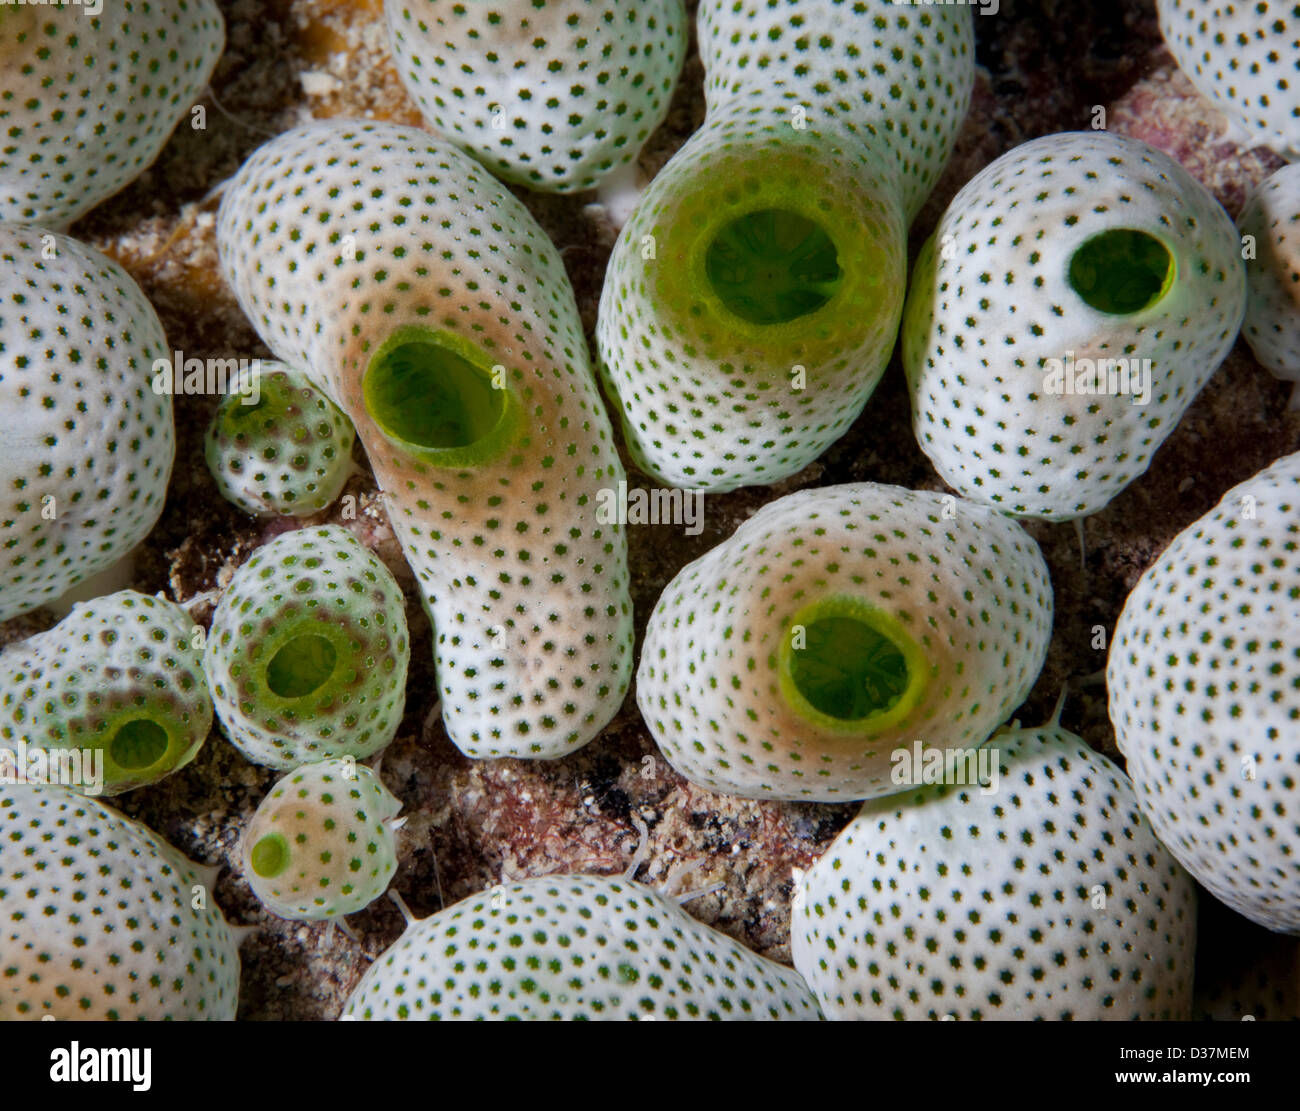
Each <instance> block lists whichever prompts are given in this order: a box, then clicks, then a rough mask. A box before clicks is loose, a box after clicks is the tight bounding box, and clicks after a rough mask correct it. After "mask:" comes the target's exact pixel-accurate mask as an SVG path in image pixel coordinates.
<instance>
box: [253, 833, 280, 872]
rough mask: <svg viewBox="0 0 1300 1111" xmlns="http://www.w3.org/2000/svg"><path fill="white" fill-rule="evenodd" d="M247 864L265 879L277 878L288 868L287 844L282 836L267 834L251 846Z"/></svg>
mask: <svg viewBox="0 0 1300 1111" xmlns="http://www.w3.org/2000/svg"><path fill="white" fill-rule="evenodd" d="M249 863H250V864H252V866H253V871H254V872H255V873H256V874H257V875H259V876H262V877H264V878H266V879H270V878H271V877H273V876H278V875H279V874H280V873H281V872H283V871H284V870H285V869H286V868H287V867H289V842H288V841H286V840H285V839H284V835H283V834H279V833H268V834H267V835H266V836H265V837H263V838H261V839H260V840H259V841H258V842H257V844H256V845H254V846H253V851H252V853H251V854H250V856H249Z"/></svg>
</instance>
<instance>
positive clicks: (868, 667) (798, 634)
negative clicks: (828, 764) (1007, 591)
mask: <svg viewBox="0 0 1300 1111" xmlns="http://www.w3.org/2000/svg"><path fill="white" fill-rule="evenodd" d="M778 666H779V669H780V683H781V692H782V694H783V695H784V697H785V699H786V702H787V703H788V704H789V705H790V706H791V708H792V709H794V710H795V711H796V712H797V713H799V714H800V715H801V716H803V717H805V718H807V719H808V720H810V721H812V722H814V723H816V724H818V725H822V726H824V727H826V728H830V729H833V730H835V731H837V732H852V733H861V732H868V731H871V732H878V731H880V730H883V729H886V728H889V727H890V726H892V725H895V724H897V723H898V722H900V721H902V720H903V719H904V718H905V717H906V716H907V715H908V714H909V713H911V711H912V710H913V708H914V707H915V706H916V704H917V702H918V701H919V700H920V697H921V694H922V692H923V691H924V689H925V686H926V683H927V682H928V679H929V673H930V667H929V664H928V662H927V660H926V658H925V654H924V652H923V651H922V650H921V648H920V646H919V645H918V644H917V643H916V641H914V640H913V639H912V637H911V635H910V634H909V633H908V631H907V630H906V628H904V626H903V624H902V623H901V622H900V621H899V620H898V619H897V618H895V617H892V616H891V615H889V614H888V613H885V612H884V611H883V610H880V609H877V608H876V607H874V606H871V605H868V604H867V603H865V602H862V601H860V600H858V599H856V598H852V597H848V596H835V597H830V598H824V599H822V600H820V601H818V602H814V603H812V604H811V605H809V606H805V607H804V608H803V609H802V610H800V611H799V612H798V613H796V614H795V615H794V617H793V618H792V619H791V622H790V625H789V628H788V629H787V630H786V633H785V636H784V638H783V640H782V644H781V653H780V660H779V665H778Z"/></svg>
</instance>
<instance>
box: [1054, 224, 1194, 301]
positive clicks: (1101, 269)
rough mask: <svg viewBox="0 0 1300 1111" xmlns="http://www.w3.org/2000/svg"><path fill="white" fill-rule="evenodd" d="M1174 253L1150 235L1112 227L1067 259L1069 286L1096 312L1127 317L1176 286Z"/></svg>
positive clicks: (1134, 230) (1095, 236)
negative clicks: (1068, 263)
mask: <svg viewBox="0 0 1300 1111" xmlns="http://www.w3.org/2000/svg"><path fill="white" fill-rule="evenodd" d="M1176 273H1177V266H1176V265H1175V263H1174V256H1173V253H1172V252H1171V251H1170V250H1169V248H1168V247H1166V246H1165V245H1164V243H1162V242H1161V241H1160V240H1159V239H1157V238H1156V237H1155V236H1154V235H1150V234H1148V233H1147V232H1144V231H1138V230H1137V229H1136V228H1112V229H1111V230H1109V231H1104V232H1102V233H1101V234H1100V235H1094V236H1093V237H1092V238H1091V239H1089V240H1088V241H1087V242H1085V243H1084V244H1083V245H1082V246H1081V247H1079V248H1078V250H1076V251H1075V252H1074V254H1073V255H1072V256H1071V257H1070V269H1069V282H1070V288H1071V289H1073V290H1074V291H1075V293H1077V294H1078V295H1079V296H1080V297H1082V298H1083V300H1084V301H1085V302H1086V303H1087V304H1089V305H1091V306H1092V307H1093V308H1094V309H1096V310H1097V311H1098V312H1104V313H1109V314H1111V315H1113V316H1127V315H1130V314H1132V313H1135V312H1141V311H1142V310H1143V309H1147V308H1150V307H1151V306H1152V305H1154V304H1156V303H1157V302H1159V301H1160V300H1161V299H1162V298H1163V297H1164V296H1165V294H1166V293H1168V292H1169V290H1170V288H1171V287H1172V286H1173V284H1174V277H1175V276H1176Z"/></svg>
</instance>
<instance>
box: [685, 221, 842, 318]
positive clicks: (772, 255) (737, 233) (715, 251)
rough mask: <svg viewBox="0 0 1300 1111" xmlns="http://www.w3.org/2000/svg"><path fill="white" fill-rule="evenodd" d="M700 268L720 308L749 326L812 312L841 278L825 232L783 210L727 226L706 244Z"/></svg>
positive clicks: (832, 293) (823, 302)
mask: <svg viewBox="0 0 1300 1111" xmlns="http://www.w3.org/2000/svg"><path fill="white" fill-rule="evenodd" d="M704 269H705V273H706V274H707V276H708V279H709V282H710V284H711V285H712V287H713V292H714V293H715V294H717V296H718V298H719V299H720V300H721V301H722V303H723V304H724V305H725V306H726V307H727V308H728V309H729V310H730V311H731V312H733V313H735V314H736V315H737V316H739V317H741V318H742V319H743V320H748V321H749V322H750V323H752V324H784V323H786V322H787V321H790V320H794V319H796V318H798V317H800V316H806V315H807V314H808V313H811V312H816V311H817V310H818V309H819V308H821V307H822V306H823V305H824V304H826V302H827V301H829V300H830V299H831V298H832V297H833V296H834V295H835V292H836V290H837V289H839V286H840V281H841V279H842V277H843V272H842V271H841V270H840V266H839V254H838V252H837V251H836V250H835V243H834V241H833V240H832V239H831V237H830V236H829V235H827V234H826V232H825V230H824V229H823V228H821V227H820V226H819V225H818V224H816V223H814V222H813V221H812V220H809V219H808V218H807V217H806V216H802V215H800V214H799V213H797V212H790V211H787V210H785V209H781V208H763V209H759V210H758V211H757V212H750V213H747V214H746V215H744V216H740V217H738V218H737V219H735V220H732V221H730V222H729V223H728V224H726V226H724V227H723V228H722V230H721V231H719V232H718V234H717V236H715V237H714V240H713V242H712V243H710V244H709V248H708V251H707V253H706V254H705V258H704Z"/></svg>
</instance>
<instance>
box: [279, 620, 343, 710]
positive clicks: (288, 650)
mask: <svg viewBox="0 0 1300 1111" xmlns="http://www.w3.org/2000/svg"><path fill="white" fill-rule="evenodd" d="M337 662H338V653H337V652H336V651H335V650H334V645H333V644H331V643H330V642H329V641H328V640H326V639H325V638H324V637H322V636H317V635H316V634H315V633H305V634H303V635H302V636H297V637H294V638H293V640H291V641H289V642H288V643H287V644H285V645H284V646H283V647H282V648H281V649H280V650H279V651H278V652H276V654H275V655H274V656H272V657H271V662H270V664H269V665H268V666H267V669H266V685H267V686H268V687H270V688H271V690H272V691H273V692H274V693H275V694H277V695H279V696H280V697H281V698H302V697H303V695H307V694H311V693H312V691H315V690H319V689H320V688H321V687H323V686H324V685H325V684H326V682H328V681H329V677H330V676H331V675H333V674H334V665H335V664H336V663H337Z"/></svg>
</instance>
